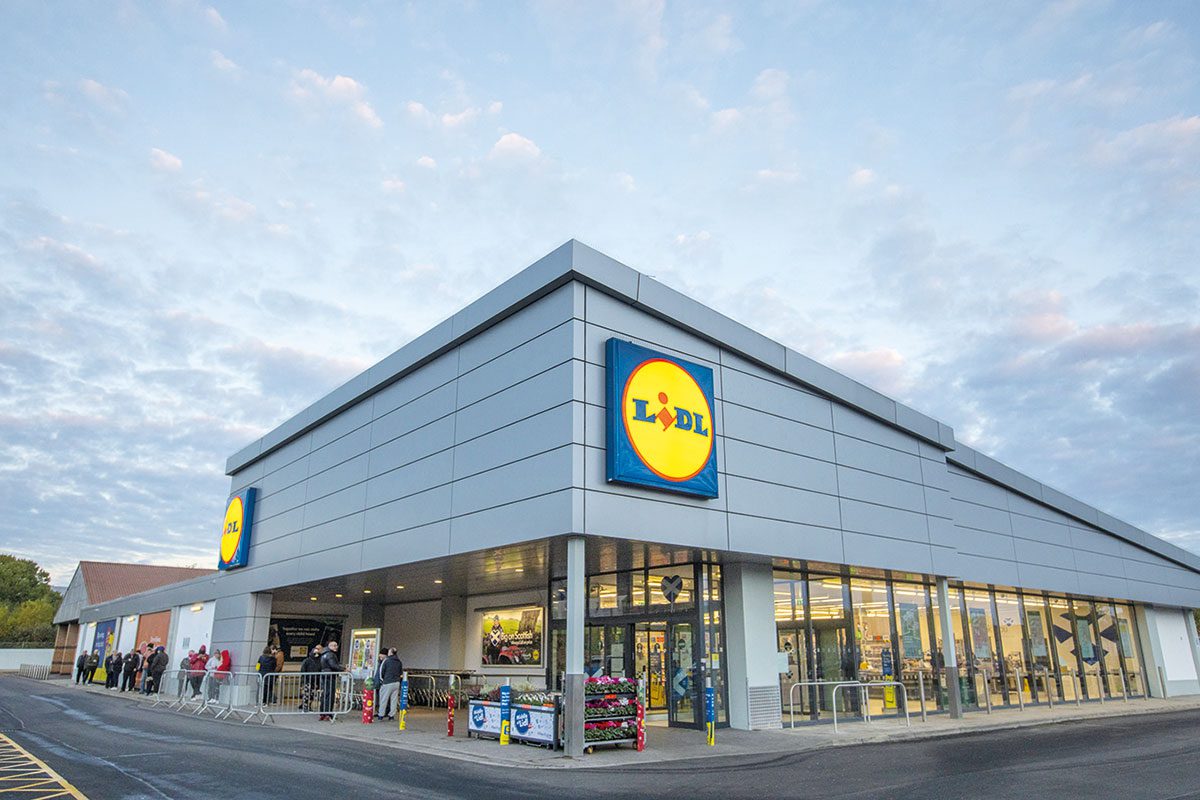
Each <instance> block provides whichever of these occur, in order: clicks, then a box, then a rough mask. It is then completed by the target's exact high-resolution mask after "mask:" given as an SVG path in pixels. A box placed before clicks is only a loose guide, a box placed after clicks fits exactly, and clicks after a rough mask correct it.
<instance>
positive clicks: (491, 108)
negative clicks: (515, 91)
mask: <svg viewBox="0 0 1200 800" xmlns="http://www.w3.org/2000/svg"><path fill="white" fill-rule="evenodd" d="M487 110H488V113H489V114H499V113H500V112H501V111H503V110H504V103H501V102H500V101H499V100H493V101H492V102H491V103H489V104H488V109H487Z"/></svg>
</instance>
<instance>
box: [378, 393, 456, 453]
mask: <svg viewBox="0 0 1200 800" xmlns="http://www.w3.org/2000/svg"><path fill="white" fill-rule="evenodd" d="M454 403H455V385H454V384H453V383H448V384H446V385H445V386H441V387H438V388H437V389H434V390H433V391H431V392H429V393H428V394H424V395H421V396H420V397H418V398H417V399H415V400H413V401H412V402H411V403H408V404H407V405H404V406H401V407H400V408H398V409H396V410H395V411H391V412H389V413H388V414H386V415H384V416H382V417H379V418H377V419H376V420H375V421H374V422H372V423H371V444H372V445H373V446H375V447H378V446H379V445H381V444H383V443H384V442H387V441H390V440H392V439H395V438H396V437H397V436H402V435H404V434H406V433H408V432H409V431H412V430H416V429H417V428H420V427H421V426H423V425H428V424H429V423H430V422H433V421H434V420H436V419H440V418H441V417H444V416H446V415H447V414H452V413H454Z"/></svg>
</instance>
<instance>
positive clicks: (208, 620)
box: [167, 600, 216, 669]
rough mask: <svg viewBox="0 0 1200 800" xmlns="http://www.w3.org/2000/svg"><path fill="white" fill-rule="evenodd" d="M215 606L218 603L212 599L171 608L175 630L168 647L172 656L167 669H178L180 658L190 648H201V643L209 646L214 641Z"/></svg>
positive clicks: (168, 651)
mask: <svg viewBox="0 0 1200 800" xmlns="http://www.w3.org/2000/svg"><path fill="white" fill-rule="evenodd" d="M215 607H216V604H215V603H213V602H212V601H211V600H210V601H209V602H207V603H194V604H192V605H187V606H178V607H176V608H174V609H172V610H171V620H172V625H171V627H172V628H173V629H174V632H173V635H172V638H171V646H170V647H169V648H167V653H168V654H169V655H170V656H171V661H170V663H169V664H168V665H167V669H177V668H178V667H179V661H180V659H182V658H183V657H184V656H186V655H187V654H188V651H189V650H199V649H200V645H204V646H205V647H208V645H210V644H211V643H212V626H213V611H214V609H215ZM193 609H197V610H193Z"/></svg>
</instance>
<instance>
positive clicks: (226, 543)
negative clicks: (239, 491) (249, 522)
mask: <svg viewBox="0 0 1200 800" xmlns="http://www.w3.org/2000/svg"><path fill="white" fill-rule="evenodd" d="M244 517H245V509H244V508H243V507H242V498H240V497H233V498H231V499H230V501H229V507H228V508H226V509H225V530H224V531H222V532H221V561H223V562H224V563H226V564H228V563H229V562H230V561H232V560H233V557H234V556H235V555H237V551H238V545H240V544H241V543H242V527H243V524H244V522H245V520H244Z"/></svg>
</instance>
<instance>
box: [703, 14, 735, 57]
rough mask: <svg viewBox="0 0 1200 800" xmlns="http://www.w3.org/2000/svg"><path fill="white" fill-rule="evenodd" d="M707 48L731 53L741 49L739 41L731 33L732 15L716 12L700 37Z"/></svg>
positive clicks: (715, 51)
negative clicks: (715, 15)
mask: <svg viewBox="0 0 1200 800" xmlns="http://www.w3.org/2000/svg"><path fill="white" fill-rule="evenodd" d="M701 38H702V41H703V42H704V44H705V45H706V46H707V47H708V49H710V50H712V51H713V52H714V53H733V52H736V51H738V50H741V49H742V43H741V41H740V40H739V39H738V38H737V37H736V36H734V34H733V17H731V16H730V15H729V14H718V15H717V17H716V19H714V20H713V21H712V22H711V23H710V24H709V25H708V27H707V28H705V29H704V34H703V36H702V37H701Z"/></svg>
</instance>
